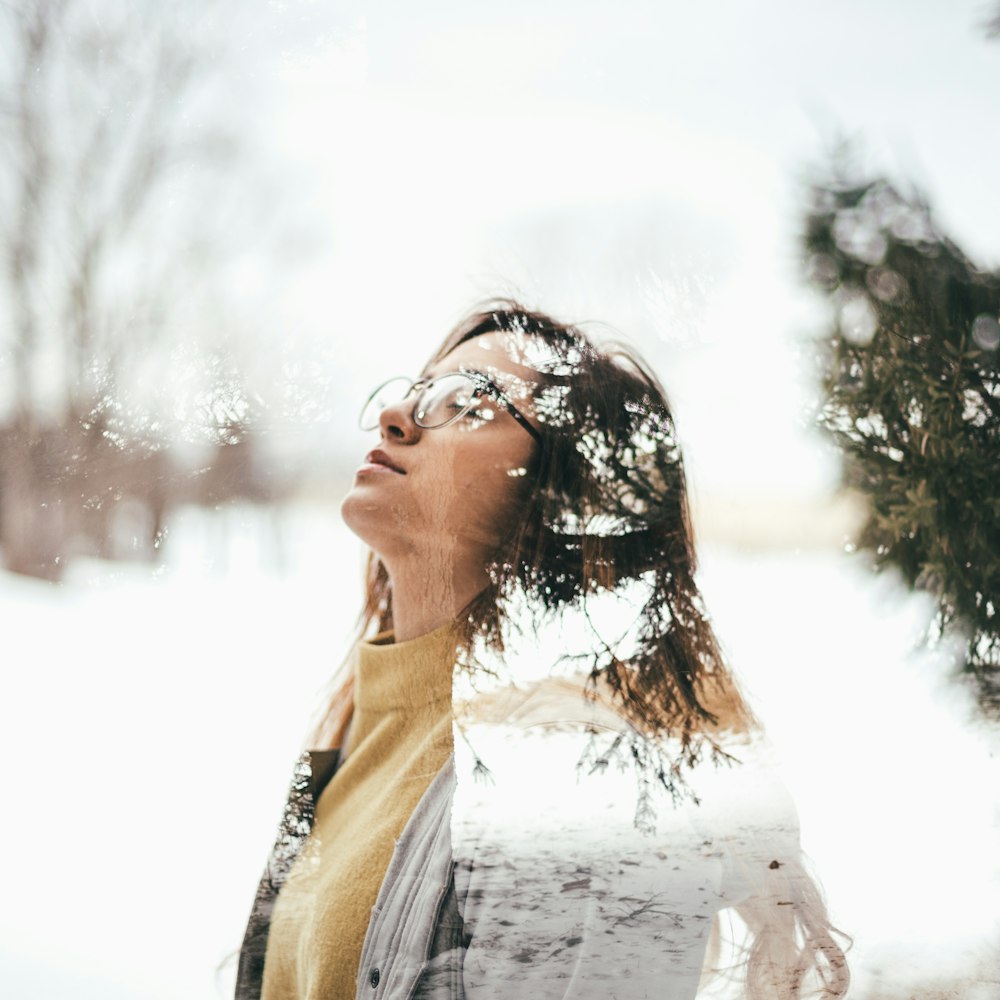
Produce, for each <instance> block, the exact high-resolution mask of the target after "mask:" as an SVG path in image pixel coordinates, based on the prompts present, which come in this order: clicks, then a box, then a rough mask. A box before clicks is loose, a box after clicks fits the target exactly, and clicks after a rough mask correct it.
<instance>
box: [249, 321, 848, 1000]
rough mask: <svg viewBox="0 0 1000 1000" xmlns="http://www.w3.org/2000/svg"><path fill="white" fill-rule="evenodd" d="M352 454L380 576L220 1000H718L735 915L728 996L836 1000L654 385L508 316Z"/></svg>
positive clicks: (394, 395) (564, 328)
mask: <svg viewBox="0 0 1000 1000" xmlns="http://www.w3.org/2000/svg"><path fill="white" fill-rule="evenodd" d="M362 426H363V427H365V428H366V429H370V430H373V431H374V430H377V431H378V432H379V440H378V443H377V447H375V448H374V449H373V450H372V451H371V452H369V453H368V455H367V456H366V458H365V460H364V462H363V464H362V465H361V467H360V468H359V469H358V472H357V474H356V477H355V481H354V485H353V487H352V489H351V491H350V492H349V494H348V495H347V497H346V499H345V500H344V502H343V506H342V515H343V518H344V520H345V522H346V523H347V524H348V526H349V527H350V528H351V529H352V530H353V531H355V533H357V534H358V535H359V536H360V537H361V538H362V539H363V540H364V541H365V542H366V543H367V544H368V545H369V546H370V548H371V556H370V560H369V573H368V581H367V592H366V597H365V604H364V608H363V611H362V614H361V622H360V638H359V640H358V642H357V643H356V645H355V647H354V649H353V650H352V653H351V655H350V656H349V657H348V661H347V663H346V665H345V669H344V672H343V677H342V679H341V680H340V682H339V684H338V687H337V689H336V692H335V694H334V696H333V697H332V698H331V701H330V704H329V705H328V706H327V709H326V711H325V712H324V714H323V717H322V719H321V722H320V723H319V725H318V726H317V728H316V732H315V733H314V735H313V738H312V740H311V746H313V747H316V748H319V749H315V750H310V751H309V752H307V753H305V754H304V755H303V757H302V758H301V760H300V762H299V766H298V768H297V770H296V775H295V780H294V781H293V785H292V790H291V793H290V796H289V804H288V807H287V809H286V813H285V818H284V822H283V824H282V827H281V830H280V832H279V837H278V842H277V844H276V846H275V849H274V852H273V853H272V857H271V861H270V863H269V866H268V870H267V872H266V873H265V876H264V878H263V879H262V881H261V885H260V888H259V890H258V894H257V898H256V900H255V904H254V909H253V913H252V915H251V919H250V923H249V926H248V929H247V934H246V938H245V941H244V945H243V949H242V952H241V957H240V969H239V974H238V983H237V997H239V998H247V997H258V996H263V997H264V998H266V1000H277V998H281V1000H285V998H305V997H308V998H319V997H324V998H333V997H337V998H339V997H351V996H357V997H362V996H372V997H381V996H405V997H408V998H412V997H458V996H464V995H469V996H475V997H505V996H511V997H515V996H516V997H549V996H553V997H555V996H559V997H563V996H565V997H591V996H593V997H607V996H619V997H626V996H647V995H648V996H653V995H657V996H660V995H663V996H671V997H684V996H694V995H695V994H696V992H697V991H698V989H699V987H700V986H704V985H706V984H711V983H714V984H715V986H713V987H712V988H716V987H717V986H718V979H719V977H718V976H717V975H714V972H715V971H717V966H718V965H719V962H720V961H721V959H720V944H719V942H720V941H721V936H720V935H719V933H718V930H717V928H718V926H719V921H718V920H717V919H716V918H717V914H718V913H719V911H722V910H726V909H730V910H734V911H735V912H736V913H737V914H738V915H739V920H740V921H741V925H742V926H743V928H744V933H743V935H742V941H738V942H735V943H734V944H733V947H735V948H736V949H737V950H739V949H740V948H742V949H743V951H742V952H739V953H738V954H735V958H734V957H733V956H731V957H730V961H731V962H735V965H736V966H738V968H739V969H740V970H741V973H742V975H743V981H744V982H745V988H746V990H747V991H748V992H749V994H750V995H752V996H759V997H763V996H768V997H773V996H788V997H793V996H799V995H800V994H801V992H802V990H803V988H804V986H805V985H806V984H808V982H809V981H810V980H811V981H813V982H814V983H815V984H816V985H817V986H819V987H822V988H824V990H825V992H826V993H827V995H832V996H840V995H842V994H843V993H844V992H845V991H846V987H847V980H848V976H847V969H846V965H845V963H844V956H843V952H842V951H841V949H840V948H839V946H838V945H837V943H836V941H835V940H834V938H833V936H832V934H831V928H830V925H829V922H828V920H827V918H826V914H825V910H824V908H823V905H822V901H821V899H820V897H819V895H818V893H817V892H816V890H815V887H814V886H813V884H812V882H811V881H810V880H809V878H808V876H806V874H805V872H804V871H803V869H802V867H801V863H800V858H799V852H798V845H797V835H796V833H795V826H794V819H793V818H790V817H789V816H788V815H787V811H785V812H782V811H781V810H776V809H775V808H774V802H775V801H776V800H777V799H780V791H774V790H773V789H772V790H771V791H766V792H765V791H764V790H766V789H768V788H771V786H772V785H773V783H771V782H769V779H768V777H767V775H768V771H767V769H766V768H762V767H759V766H756V765H755V764H754V762H753V761H754V753H753V752H752V751H751V749H750V748H751V747H753V746H754V745H756V744H755V741H754V736H755V734H756V733H757V730H758V727H757V723H756V721H755V719H754V718H753V715H752V713H751V712H750V710H749V709H748V707H747V706H746V704H745V702H744V700H743V697H742V696H741V694H740V692H739V690H738V687H737V685H736V684H735V682H734V680H733V678H732V676H731V675H730V673H729V671H728V669H727V668H726V665H725V663H724V662H723V659H722V657H721V655H720V652H719V648H718V645H717V643H716V640H715V637H714V635H713V633H712V629H711V626H710V624H709V622H708V619H707V617H706V615H705V613H704V611H703V609H702V606H701V599H700V595H699V593H698V589H697V586H696V584H695V580H694V571H695V559H694V552H693V548H692V540H691V530H690V524H689V519H688V510H687V499H686V489H685V481H684V473H683V467H682V464H681V459H680V454H679V450H678V447H677V442H676V439H675V435H674V429H673V422H672V418H671V415H670V411H669V408H668V406H667V403H666V400H665V396H664V393H663V390H662V388H661V387H660V386H659V384H658V383H657V381H656V379H655V378H654V377H653V376H652V375H651V374H650V372H649V371H648V370H647V369H646V368H645V367H644V366H643V365H642V363H641V362H639V361H638V360H637V359H636V357H635V356H634V354H632V353H630V352H629V351H627V350H626V349H624V348H621V347H604V348H599V347H598V346H596V345H595V344H594V343H593V342H592V341H591V340H590V339H589V338H587V337H586V336H585V335H584V334H583V333H582V332H581V331H580V330H579V329H577V328H575V327H573V326H569V325H566V324H561V323H559V322H557V321H555V320H554V319H552V318H551V317H548V316H546V315H543V314H541V313H538V312H532V311H530V310H528V309H526V308H524V307H523V306H521V305H519V304H518V303H516V302H510V301H503V302H497V303H494V304H493V305H491V306H488V307H486V308H484V309H482V310H478V311H476V312H474V313H472V314H471V315H470V316H469V317H468V318H467V319H466V320H465V321H464V322H462V323H460V324H459V325H458V327H456V329H455V330H453V331H452V333H451V334H450V335H449V336H448V337H447V338H446V339H445V342H444V343H443V344H442V345H441V347H440V348H439V350H438V351H437V352H436V354H435V355H434V357H433V358H432V359H431V361H430V363H429V364H428V366H427V368H426V369H425V370H424V372H423V373H422V374H421V376H420V378H419V379H418V380H416V381H415V382H411V381H410V380H409V379H393V380H390V381H389V382H387V383H386V384H385V385H383V386H381V387H380V388H379V389H378V390H376V392H375V393H374V394H373V395H372V397H371V398H370V399H369V401H368V403H367V404H366V406H365V409H364V412H363V414H362ZM567 664H568V665H569V668H570V669H569V670H568V671H567V669H565V668H566V665H567ZM581 664H582V665H583V666H584V667H585V669H584V670H582V671H581V670H580V669H579V667H580V665H581ZM757 742H759V741H757ZM737 747H739V748H740V753H739V754H737V755H734V753H733V752H731V751H735V748H737ZM737 756H739V757H740V758H741V759H743V760H744V763H743V764H741V765H736V766H733V767H730V768H728V769H726V770H725V771H724V772H720V771H717V769H716V768H715V767H713V766H712V764H711V763H709V761H713V762H715V763H719V762H726V763H729V764H734V762H735V761H736V760H737ZM616 762H617V763H618V764H625V765H627V766H628V767H629V768H631V771H632V772H633V773H632V777H633V778H634V780H635V781H636V785H635V786H634V787H635V789H637V790H636V791H633V792H631V793H625V792H623V789H622V786H621V782H620V780H618V779H617V778H615V777H614V774H615V768H614V767H613V766H612V765H614V764H615V763H616ZM730 775H732V776H735V777H730ZM479 779H486V780H479ZM699 795H700V796H701V797H700V798H699ZM664 796H665V797H666V799H665V801H664ZM713 927H714V928H716V930H714V931H712V930H710V928H713ZM706 954H707V955H708V958H707V959H706Z"/></svg>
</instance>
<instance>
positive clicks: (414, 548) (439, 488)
mask: <svg viewBox="0 0 1000 1000" xmlns="http://www.w3.org/2000/svg"><path fill="white" fill-rule="evenodd" d="M520 343H522V344H523V341H520ZM517 345H518V341H517V340H516V339H515V337H514V336H513V335H511V334H507V333H503V332H499V333H489V334H483V335H482V336H479V337H475V338H473V339H472V340H468V341H466V342H465V343H463V344H460V345H459V346H458V347H456V348H455V349H454V350H453V351H451V352H450V353H449V354H447V355H446V356H445V357H444V358H442V359H441V360H440V361H437V362H435V363H434V364H432V365H430V366H429V367H428V368H427V369H426V370H425V371H424V372H423V377H424V378H432V377H434V376H437V375H442V374H444V373H445V372H454V371H476V372H481V373H482V374H484V375H487V376H488V377H489V378H490V379H492V380H493V382H495V383H496V384H497V385H498V386H499V387H500V389H501V390H502V391H503V393H504V394H505V395H506V397H507V398H508V399H509V400H510V401H511V402H512V403H513V404H514V406H516V407H517V409H518V410H520V411H521V413H523V414H524V415H525V416H526V417H527V419H528V420H529V421H530V422H531V423H532V424H533V425H534V426H535V428H536V429H539V425H538V421H537V419H536V417H535V415H534V409H533V406H532V393H533V390H534V388H535V387H536V385H537V381H538V374H537V372H536V371H534V369H532V368H529V367H527V366H525V365H524V364H522V363H520V362H518V361H517V360H515V358H516V357H518V355H519V350H518V346H517ZM392 374H394V373H393V372H387V375H389V376H391V375H392ZM415 402H416V393H413V394H411V395H410V396H408V397H407V398H406V399H404V400H402V401H400V402H398V403H395V404H393V405H391V406H388V407H387V408H386V409H385V410H383V411H382V415H381V420H380V425H379V429H378V432H379V436H380V439H379V441H378V442H377V443H373V445H374V447H373V452H370V453H369V455H368V456H366V458H365V461H364V462H363V463H362V465H361V467H360V468H359V469H358V471H357V473H356V474H355V478H354V485H353V487H352V488H351V491H350V492H349V493H348V494H347V496H346V498H345V499H344V502H343V504H342V505H341V514H342V516H343V518H344V521H345V523H346V524H347V525H348V527H349V528H351V530H352V531H354V532H355V534H357V535H358V536H359V537H360V538H361V539H362V540H364V541H365V542H366V543H367V544H368V545H369V546H371V548H372V549H373V550H374V551H375V552H376V553H377V554H378V555H379V556H380V557H381V559H382V561H383V562H384V563H385V564H386V566H387V567H388V569H389V571H390V574H391V573H392V572H393V565H394V563H396V562H398V560H400V559H404V558H408V557H410V556H418V557H421V558H423V559H426V560H428V567H427V568H428V570H429V571H432V570H433V568H434V567H435V566H438V567H441V568H442V569H446V568H447V564H448V563H449V561H450V562H451V563H455V562H456V561H461V560H465V561H469V562H471V564H473V565H475V564H477V563H478V566H479V569H480V570H481V569H482V567H483V566H484V565H485V562H486V560H487V559H488V557H489V555H490V554H491V553H492V551H493V550H494V549H495V547H496V546H497V544H498V543H499V541H500V540H501V538H502V537H504V533H505V532H506V531H509V530H510V529H511V528H512V527H513V525H514V524H516V523H517V519H518V513H519V512H518V497H519V496H521V495H522V494H523V491H524V488H525V486H526V485H527V480H526V479H525V475H526V473H527V471H528V469H529V467H530V464H531V459H532V457H533V455H534V451H535V449H536V448H537V444H536V442H535V439H534V438H533V437H532V436H531V435H530V434H529V433H528V431H527V430H526V429H525V428H524V427H522V426H521V425H520V424H519V423H518V422H517V420H516V419H515V418H514V417H513V416H512V415H511V414H510V413H509V412H508V411H507V410H505V409H504V408H503V407H502V406H501V405H500V404H499V403H497V402H496V401H495V400H493V399H491V398H490V397H489V396H488V395H485V394H484V395H483V396H481V397H480V398H479V400H478V401H477V403H476V405H475V406H474V407H473V409H472V410H471V411H470V412H469V413H467V414H466V415H465V416H463V417H461V418H460V419H458V420H456V421H455V422H454V423H452V424H449V425H448V426H446V427H440V428H436V429H425V428H421V427H418V426H417V425H416V423H414V419H413V416H414V405H415ZM451 568H452V570H454V569H455V568H456V567H455V566H454V565H452V567H451Z"/></svg>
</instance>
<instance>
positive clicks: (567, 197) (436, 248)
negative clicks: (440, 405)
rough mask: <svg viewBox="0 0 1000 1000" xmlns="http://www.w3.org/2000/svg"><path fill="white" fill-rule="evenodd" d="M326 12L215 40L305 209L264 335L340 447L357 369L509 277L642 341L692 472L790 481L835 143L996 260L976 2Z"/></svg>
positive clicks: (801, 439) (386, 370) (347, 439)
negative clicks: (323, 406)
mask: <svg viewBox="0 0 1000 1000" xmlns="http://www.w3.org/2000/svg"><path fill="white" fill-rule="evenodd" d="M335 6H336V10H330V9H327V7H326V6H325V5H323V6H321V5H318V4H313V3H303V2H297V0H289V2H286V3H283V4H272V5H269V6H268V7H267V8H266V14H265V15H264V16H263V17H261V18H260V19H259V20H257V21H248V22H247V25H246V26H244V27H242V28H240V31H241V32H242V35H240V34H239V33H237V40H238V41H239V44H240V46H241V47H242V50H243V51H244V52H245V53H246V55H247V56H248V58H247V61H246V66H247V67H248V68H247V70H246V72H247V74H248V77H247V79H248V80H249V81H250V89H251V91H253V92H254V93H253V95H252V100H253V101H254V102H255V105H256V106H255V109H254V110H255V115H256V118H257V120H258V122H259V123H260V124H261V126H262V134H263V135H265V136H266V137H267V142H268V143H269V147H270V149H271V150H272V151H274V152H275V153H276V154H277V155H279V156H280V157H281V158H282V159H283V161H284V163H285V164H286V165H287V166H288V169H289V171H290V172H289V174H288V184H287V187H288V188H289V189H293V190H289V191H287V192H286V194H287V196H288V197H289V199H290V202H291V201H294V202H295V204H296V205H297V211H298V212H299V214H300V216H301V217H302V218H304V219H307V220H308V229H309V234H310V235H309V240H311V243H310V246H309V254H304V255H303V258H302V261H301V263H300V264H296V266H295V267H294V268H293V269H291V270H290V272H289V275H288V280H287V285H286V287H285V288H284V289H283V291H282V295H283V301H282V305H281V309H282V313H283V314H284V315H285V316H287V317H288V318H287V320H286V322H285V330H284V331H283V333H282V335H283V336H287V335H288V334H287V331H288V330H289V329H294V331H295V334H294V335H295V336H297V337H300V338H303V340H304V341H306V340H307V341H309V342H310V343H313V344H319V345H320V347H319V351H320V353H321V354H323V356H324V358H325V361H324V363H325V364H327V365H328V366H329V367H330V370H331V377H332V380H333V387H334V390H335V392H334V397H335V398H336V400H337V407H338V408H337V410H336V412H335V415H334V424H333V427H332V428H331V447H332V448H335V449H339V450H341V451H343V452H346V453H347V454H353V453H354V452H358V453H360V452H361V450H363V448H364V447H365V441H366V438H365V437H364V436H363V435H361V434H360V433H359V434H358V435H357V436H356V437H355V436H353V433H354V432H353V431H352V430H351V429H350V425H351V423H352V421H353V415H354V411H355V409H356V405H357V404H358V403H359V402H360V400H361V398H362V397H363V395H364V390H365V389H366V388H367V387H368V385H369V383H374V382H376V381H378V380H380V379H381V378H383V377H386V376H387V375H392V374H396V373H399V372H407V371H415V370H417V369H418V368H419V367H420V366H421V365H422V363H423V362H424V360H425V359H426V357H427V355H428V354H429V352H430V351H431V349H432V348H433V347H434V346H435V344H436V342H437V341H438V339H439V338H440V337H441V336H442V334H443V332H444V331H445V330H446V329H447V327H448V326H449V325H450V324H451V323H452V322H454V320H455V319H456V318H457V317H458V316H460V315H461V314H462V312H463V311H464V310H465V309H466V308H467V307H468V306H469V305H470V304H471V303H473V302H474V301H476V300H477V299H479V298H481V297H483V296H485V295H489V294H493V293H497V292H509V291H515V292H518V293H520V294H521V295H523V296H524V297H525V298H526V299H527V300H528V301H529V303H530V304H532V305H536V306H539V307H541V308H545V309H549V310H551V311H553V312H555V313H556V314H558V315H561V316H566V317H568V318H571V319H588V320H599V321H603V322H606V323H608V324H611V326H612V327H614V328H615V329H616V330H617V331H619V332H621V333H623V334H624V335H626V336H627V337H630V338H632V339H633V340H634V341H635V342H636V343H637V344H638V345H639V346H640V347H641V348H642V349H643V350H644V351H645V352H646V353H647V354H648V355H649V356H650V357H651V358H652V360H653V361H654V364H655V365H656V367H657V368H658V370H659V371H660V374H661V375H662V377H663V378H664V380H665V382H666V385H667V388H668V390H669V392H670V393H671V395H672V398H673V400H674V403H675V408H676V410H677V417H678V421H679V425H680V430H681V434H682V438H683V440H684V441H685V443H686V445H687V459H688V463H689V465H690V466H691V468H692V472H693V480H694V486H695V489H696V490H699V489H700V490H703V491H707V492H710V493H727V494H732V493H755V494H767V493H774V492H780V493H783V494H785V495H790V496H793V497H802V498H812V497H818V496H821V495H823V494H824V493H825V492H826V491H827V490H828V489H829V487H830V486H831V484H832V483H833V481H834V478H835V466H834V464H833V461H832V458H831V457H830V454H829V452H828V450H827V449H825V448H824V447H823V446H822V444H821V443H820V442H819V440H818V438H817V437H815V436H814V435H811V434H809V433H808V432H807V430H806V428H807V425H808V424H809V421H810V416H809V414H810V406H811V403H812V401H813V398H814V396H813V392H812V389H811V384H810V382H809V378H808V375H809V356H810V353H811V352H810V351H809V347H808V342H807V340H806V335H807V334H808V332H809V331H810V330H816V329H818V328H819V326H820V325H821V322H822V320H821V313H820V311H819V306H818V303H817V301H816V300H815V299H814V298H813V297H812V296H811V295H809V294H807V293H805V292H804V290H803V289H802V287H801V285H800V283H799V281H798V277H797V265H796V259H795V252H796V233H797V227H798V223H799V212H800V206H801V203H802V199H801V192H802V187H801V182H802V178H803V176H804V173H805V171H806V170H807V168H808V167H809V166H810V165H811V164H815V163H819V162H822V159H823V151H824V150H825V149H827V148H828V147H829V145H830V143H831V141H832V140H833V139H834V138H835V137H836V136H838V135H843V134H846V135H851V136H856V137H857V138H858V140H859V141H860V143H861V144H862V148H863V150H864V151H865V155H866V158H867V160H868V162H869V164H870V165H871V166H872V168H873V169H876V170H885V171H888V172H890V173H891V174H892V175H894V176H896V177H899V178H901V179H911V180H913V181H914V182H916V183H917V184H919V185H920V186H921V187H922V188H923V189H924V190H925V191H926V192H927V193H928V194H929V195H930V197H931V199H932V202H933V204H934V205H935V207H936V209H937V213H938V217H939V219H940V221H941V222H942V224H943V225H944V226H945V227H946V228H947V229H948V230H949V231H950V232H951V234H952V235H953V236H954V237H955V238H957V239H958V241H959V242H960V243H961V244H962V245H963V247H964V248H965V249H966V251H967V252H968V253H970V254H971V255H972V256H973V257H974V259H976V260H978V261H980V262H982V263H983V264H984V265H985V264H990V263H991V262H992V263H995V262H997V261H998V260H1000V238H998V237H997V236H996V226H995V220H996V219H997V218H1000V193H998V186H997V184H996V183H995V176H996V171H995V167H994V166H993V164H995V162H996V161H997V156H998V153H1000V139H998V133H997V130H996V128H995V122H996V117H995V116H996V110H997V109H996V104H997V100H996V97H995V95H996V94H997V93H1000V44H998V43H996V42H990V41H988V40H987V39H986V37H985V32H984V31H983V29H982V23H983V21H984V20H985V19H986V17H987V15H988V13H989V7H988V6H987V5H984V4H982V3H980V2H964V3H958V4H947V5H945V4H941V3H929V2H922V3H913V2H908V3H903V2H901V0H894V2H891V0H881V2H864V3H862V2H860V0H850V2H846V3H840V4H837V5H825V6H822V7H820V6H818V5H802V4H796V3H793V2H791V0H774V2H770V3H763V4H754V5H748V4H745V3H741V2H737V0H722V2H718V3H714V4H701V5H693V4H687V3H680V2H672V0H656V2H652V0H649V2H647V0H626V2H624V3H617V4H615V5H611V4H609V3H595V2H583V3H573V4H572V5H570V4H568V3H548V4H539V3H531V4H529V3H527V2H521V0H517V2H513V3H507V4H505V5H503V7H502V8H498V7H496V6H495V5H492V4H490V5H486V4H469V3H457V2H456V3H451V2H444V0H438V2H435V3H430V4H419V5H410V4H404V3H402V2H395V3H386V2H382V3H360V2H354V3H339V4H337V5H335ZM310 255H311V256H310ZM345 425H346V427H345Z"/></svg>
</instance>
